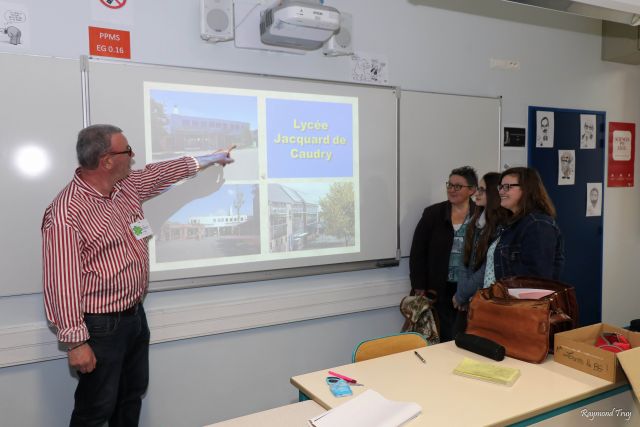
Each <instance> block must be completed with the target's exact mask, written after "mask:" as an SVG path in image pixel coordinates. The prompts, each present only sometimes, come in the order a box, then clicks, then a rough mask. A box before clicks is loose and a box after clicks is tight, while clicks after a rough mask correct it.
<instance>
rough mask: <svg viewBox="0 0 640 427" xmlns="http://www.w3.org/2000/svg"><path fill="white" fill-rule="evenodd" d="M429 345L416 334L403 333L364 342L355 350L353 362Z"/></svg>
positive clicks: (352, 357)
mask: <svg viewBox="0 0 640 427" xmlns="http://www.w3.org/2000/svg"><path fill="white" fill-rule="evenodd" d="M427 345H429V343H428V342H427V340H426V339H425V338H424V337H423V336H422V335H420V334H418V333H416V332H402V333H399V334H395V335H388V336H386V337H379V338H371V339H368V340H364V341H362V342H361V343H360V344H358V345H357V346H356V348H354V349H353V355H352V356H351V361H352V362H362V361H363V360H369V359H373V358H376V357H381V356H386V355H388V354H393V353H400V352H401V351H407V350H414V349H416V348H421V347H426V346H427Z"/></svg>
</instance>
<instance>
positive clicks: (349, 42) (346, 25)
mask: <svg viewBox="0 0 640 427" xmlns="http://www.w3.org/2000/svg"><path fill="white" fill-rule="evenodd" d="M322 53H324V54H325V55H326V56H340V55H353V17H352V16H351V14H350V13H346V12H340V30H339V31H338V32H337V33H335V34H334V35H332V36H331V38H330V39H329V40H327V41H326V42H325V44H324V46H323V47H322Z"/></svg>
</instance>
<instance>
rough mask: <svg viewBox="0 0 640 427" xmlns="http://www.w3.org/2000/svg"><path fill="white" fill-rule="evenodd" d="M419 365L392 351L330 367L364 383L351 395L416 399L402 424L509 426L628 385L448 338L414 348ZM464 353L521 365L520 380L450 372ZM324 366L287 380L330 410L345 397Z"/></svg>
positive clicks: (412, 357)
mask: <svg viewBox="0 0 640 427" xmlns="http://www.w3.org/2000/svg"><path fill="white" fill-rule="evenodd" d="M418 352H419V353H420V354H421V355H422V356H423V357H424V359H425V360H426V361H427V363H426V364H424V363H422V362H421V361H420V360H418V358H417V357H416V356H415V355H414V354H413V351H406V352H402V353H396V354H392V355H390V356H385V357H379V358H377V359H370V360H366V361H364V362H359V363H353V364H350V365H343V366H338V367H335V368H330V369H332V370H335V371H337V372H339V373H341V374H344V375H347V376H350V377H352V378H356V379H357V380H358V381H359V382H361V383H362V384H364V385H365V387H352V389H353V391H354V395H358V394H359V393H362V392H363V391H364V390H366V389H367V388H371V389H373V390H376V391H377V392H379V393H380V394H382V395H383V396H384V397H386V398H388V399H391V400H399V401H410V402H417V403H418V404H419V405H420V406H421V407H422V414H421V415H420V416H419V417H418V418H416V419H415V420H413V421H411V422H410V423H409V424H407V426H410V427H419V426H440V425H447V426H464V427H469V426H487V425H497V426H502V425H508V424H513V423H516V422H518V421H522V420H526V419H528V418H531V417H535V416H537V415H540V414H543V413H545V412H549V411H553V410H555V409H558V408H560V407H563V406H566V405H570V404H572V403H575V402H578V401H580V400H582V399H587V398H591V397H594V396H597V395H599V394H601V393H605V392H609V393H605V394H604V395H603V397H606V396H607V394H616V393H617V391H614V389H619V391H620V392H622V390H626V389H628V386H627V385H626V384H625V383H620V384H614V383H610V382H608V381H605V380H603V379H600V378H597V377H594V376H592V375H589V374H585V373H584V372H580V371H578V370H576V369H573V368H569V367H568V366H564V365H561V364H559V363H556V362H554V361H553V357H551V356H550V357H548V358H547V360H546V361H545V362H543V363H542V364H539V365H536V364H532V363H526V362H522V361H520V360H516V359H512V358H509V357H507V358H505V359H504V360H503V361H502V362H496V361H494V360H491V359H487V358H485V357H482V356H480V355H478V354H475V353H472V352H469V351H467V350H463V349H460V348H458V347H456V345H455V344H454V343H453V342H448V343H443V344H438V345H434V346H429V347H426V348H422V349H419V350H418ZM463 357H470V358H473V359H476V360H481V361H484V362H490V363H500V364H502V365H505V366H510V367H514V368H518V369H520V372H521V375H520V378H519V379H518V380H517V381H516V382H515V384H514V385H513V386H511V387H507V386H503V385H498V384H492V383H488V382H484V381H480V380H474V379H471V378H465V377H461V376H458V375H454V374H453V373H452V371H453V369H454V368H455V367H456V366H457V365H458V363H460V361H461V360H462V358H463ZM327 375H328V374H327V370H322V371H317V372H313V373H309V374H305V375H298V376H295V377H293V378H291V383H292V384H293V385H294V386H295V387H297V388H298V389H299V390H300V391H302V392H303V393H304V394H306V395H307V396H309V397H310V398H311V399H313V400H314V401H316V402H317V403H319V404H320V405H322V406H323V407H324V408H327V409H330V408H333V407H334V406H337V405H339V404H340V403H343V402H344V401H345V398H336V397H333V395H332V394H331V392H330V391H329V388H328V387H327V385H326V384H325V381H324V379H325V377H326V376H327Z"/></svg>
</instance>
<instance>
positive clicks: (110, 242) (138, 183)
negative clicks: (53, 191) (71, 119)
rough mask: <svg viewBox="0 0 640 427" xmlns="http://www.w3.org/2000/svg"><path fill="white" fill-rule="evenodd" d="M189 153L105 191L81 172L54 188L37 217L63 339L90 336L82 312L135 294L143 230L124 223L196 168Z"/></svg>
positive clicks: (51, 308) (144, 265) (139, 290)
mask: <svg viewBox="0 0 640 427" xmlns="http://www.w3.org/2000/svg"><path fill="white" fill-rule="evenodd" d="M197 168H198V166H197V162H196V160H195V159H193V158H192V157H182V158H180V159H176V160H169V161H164V162H158V163H152V164H150V165H147V166H146V167H145V168H144V169H142V170H136V171H131V173H130V174H129V176H128V177H127V178H124V179H123V180H121V181H119V182H117V183H116V184H115V186H114V188H113V191H112V192H111V195H110V196H106V197H105V196H103V195H101V194H100V193H99V192H98V191H96V190H95V189H94V188H92V187H91V186H90V185H88V184H87V183H86V182H84V181H83V180H82V179H81V178H80V169H77V170H76V173H75V175H74V177H73V180H72V181H71V182H70V183H69V184H68V185H67V186H66V187H65V188H64V189H63V190H62V191H61V192H60V194H58V196H56V198H55V199H54V200H53V202H52V203H51V205H49V207H48V208H47V209H46V210H45V212H44V218H43V219H42V254H43V286H44V304H45V311H46V315H47V319H48V320H49V321H50V322H51V323H52V324H53V325H54V326H55V327H56V329H57V336H58V340H59V341H61V342H80V341H86V340H87V339H89V333H88V331H87V327H86V325H85V323H84V313H110V312H117V311H122V310H126V309H127V308H129V307H131V306H133V305H134V304H136V303H137V302H139V301H140V300H141V299H142V297H143V295H144V293H145V292H146V290H147V284H148V276H149V251H148V245H147V241H148V238H143V239H140V240H137V239H136V238H135V236H134V235H133V232H132V230H131V228H130V225H131V224H132V223H134V222H136V221H139V220H141V219H143V218H144V214H143V212H142V202H144V201H146V200H148V199H150V198H151V197H153V196H155V195H157V194H160V193H161V192H163V191H165V190H166V189H168V188H169V187H170V186H171V185H172V184H175V183H176V182H178V181H181V180H182V179H185V178H188V177H191V176H193V175H195V174H196V172H197Z"/></svg>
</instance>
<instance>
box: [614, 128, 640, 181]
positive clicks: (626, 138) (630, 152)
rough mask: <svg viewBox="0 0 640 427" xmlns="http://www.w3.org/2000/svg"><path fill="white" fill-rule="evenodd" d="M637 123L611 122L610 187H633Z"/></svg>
mask: <svg viewBox="0 0 640 427" xmlns="http://www.w3.org/2000/svg"><path fill="white" fill-rule="evenodd" d="M635 140H636V125H635V123H620V122H609V147H608V151H609V165H608V166H609V167H608V178H607V186H608V187H633V174H634V168H633V162H634V158H635Z"/></svg>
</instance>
